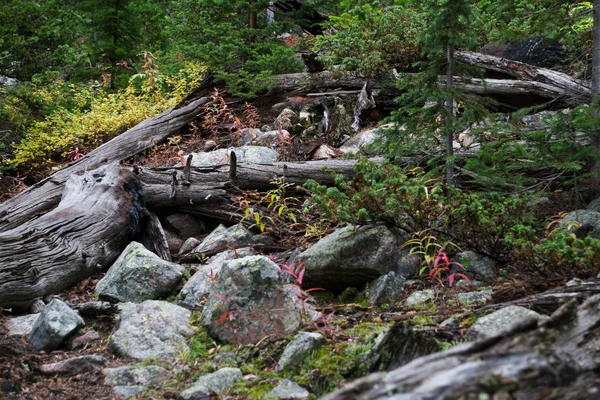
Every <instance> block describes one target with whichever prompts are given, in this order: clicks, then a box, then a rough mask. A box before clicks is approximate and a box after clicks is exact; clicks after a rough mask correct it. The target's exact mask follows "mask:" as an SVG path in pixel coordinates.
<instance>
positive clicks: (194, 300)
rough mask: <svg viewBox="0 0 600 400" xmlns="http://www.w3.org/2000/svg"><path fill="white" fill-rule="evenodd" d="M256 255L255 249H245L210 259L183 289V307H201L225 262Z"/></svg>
mask: <svg viewBox="0 0 600 400" xmlns="http://www.w3.org/2000/svg"><path fill="white" fill-rule="evenodd" d="M255 254H256V251H255V250H254V249H253V248H251V247H244V248H241V249H239V250H236V251H233V250H227V251H223V252H221V253H218V254H215V255H214V256H212V257H211V258H209V259H208V260H207V262H206V264H205V265H200V266H199V267H197V272H196V273H195V274H194V275H193V276H192V277H191V278H190V279H189V280H188V281H187V282H186V284H185V285H184V286H183V288H182V289H181V292H180V296H181V297H182V298H183V300H182V301H181V305H182V306H184V307H187V308H192V309H193V308H199V307H201V304H202V302H203V301H204V299H205V298H206V296H208V293H209V291H210V289H211V287H212V285H213V284H214V282H213V280H214V279H215V278H216V277H217V276H218V275H219V272H220V271H221V267H222V266H223V263H224V262H225V261H229V260H235V259H236V258H242V257H247V256H252V255H255Z"/></svg>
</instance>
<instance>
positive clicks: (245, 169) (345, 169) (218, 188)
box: [138, 158, 381, 208]
mask: <svg viewBox="0 0 600 400" xmlns="http://www.w3.org/2000/svg"><path fill="white" fill-rule="evenodd" d="M373 160H374V161H381V160H380V159H376V158H374V159H373ZM354 164H356V160H319V161H303V162H302V161H300V162H276V163H273V164H253V163H240V164H237V168H236V178H235V180H234V181H231V180H230V176H229V169H230V166H229V165H228V164H224V165H216V166H213V167H198V168H191V169H190V171H189V175H188V176H186V174H185V173H184V168H183V167H173V168H152V169H150V168H139V175H138V177H139V179H140V181H141V182H142V185H143V188H144V193H145V194H146V201H147V203H148V206H149V207H150V208H157V207H173V206H180V205H193V204H210V203H215V202H222V201H226V199H225V197H223V196H226V195H227V193H228V190H229V189H231V188H232V187H233V186H235V187H237V188H239V189H258V190H260V189H272V188H273V187H274V186H273V184H272V182H273V180H275V179H276V178H282V177H283V178H285V181H286V182H287V183H292V184H296V185H303V184H304V183H305V182H306V181H307V180H308V179H313V180H315V181H317V182H319V183H320V184H323V185H333V181H334V177H335V175H336V174H341V175H343V176H344V177H346V178H350V177H352V176H353V175H354V170H353V168H354Z"/></svg>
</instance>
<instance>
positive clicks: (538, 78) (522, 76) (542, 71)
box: [454, 51, 592, 104]
mask: <svg viewBox="0 0 600 400" xmlns="http://www.w3.org/2000/svg"><path fill="white" fill-rule="evenodd" d="M454 54H455V57H456V59H457V60H458V61H461V62H463V63H465V64H470V65H474V66H477V67H482V68H485V69H489V70H491V71H495V72H501V73H503V74H506V75H509V76H514V77H515V78H517V79H519V80H521V81H530V82H539V83H543V84H546V85H550V86H551V87H552V88H553V89H552V90H553V91H555V92H557V93H562V95H563V96H565V97H567V98H568V101H569V102H570V103H571V104H581V103H587V102H588V101H589V100H590V99H591V98H592V90H591V83H590V82H587V81H582V80H580V79H576V78H573V77H572V76H570V75H567V74H565V73H562V72H558V71H554V70H551V69H547V68H538V67H535V66H533V65H529V64H525V63H522V62H519V61H513V60H508V59H506V58H502V57H496V56H492V55H488V54H481V53H473V52H470V51H457V52H456V53H454Z"/></svg>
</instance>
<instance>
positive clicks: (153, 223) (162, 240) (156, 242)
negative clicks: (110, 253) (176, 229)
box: [136, 211, 171, 261]
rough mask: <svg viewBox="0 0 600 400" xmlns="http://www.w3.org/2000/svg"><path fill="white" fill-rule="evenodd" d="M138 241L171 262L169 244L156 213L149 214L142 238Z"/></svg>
mask: <svg viewBox="0 0 600 400" xmlns="http://www.w3.org/2000/svg"><path fill="white" fill-rule="evenodd" d="M136 240H137V241H138V242H139V243H141V244H143V245H144V247H145V248H147V249H150V250H151V251H152V252H153V253H154V254H156V255H157V256H159V257H160V258H162V259H163V260H165V261H171V252H170V251H169V243H168V241H167V237H166V235H165V231H164V229H163V227H162V224H161V223H160V220H159V219H158V216H157V215H156V213H154V212H152V211H150V212H149V213H148V218H146V223H145V225H144V226H143V227H142V232H141V237H138V238H136Z"/></svg>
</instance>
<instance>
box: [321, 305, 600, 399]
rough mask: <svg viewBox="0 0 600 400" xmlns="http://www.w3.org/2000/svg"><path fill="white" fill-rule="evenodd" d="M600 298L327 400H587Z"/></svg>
mask: <svg viewBox="0 0 600 400" xmlns="http://www.w3.org/2000/svg"><path fill="white" fill-rule="evenodd" d="M598 326H600V295H596V296H593V297H591V298H588V299H587V300H586V301H585V302H584V303H583V304H581V305H579V306H578V303H577V301H576V300H571V301H569V302H568V303H566V304H564V305H563V306H561V308H559V309H558V310H557V311H556V312H555V313H554V314H553V315H552V316H551V317H550V319H548V320H546V321H543V322H538V321H536V320H535V319H533V318H531V319H526V320H523V321H522V322H521V323H519V324H518V325H517V326H515V327H513V328H509V329H508V330H505V331H504V332H501V333H500V334H498V335H496V336H493V337H490V338H486V339H482V340H479V341H477V342H473V343H466V344H463V345H459V346H456V347H453V348H451V349H449V350H446V351H444V352H440V353H436V354H432V355H429V356H425V357H421V358H418V359H416V360H414V361H412V362H410V363H408V364H406V365H404V366H402V367H399V368H397V369H394V370H392V371H389V372H384V373H375V374H371V375H368V376H366V377H364V378H360V379H358V380H356V381H354V382H353V383H351V384H349V385H346V386H345V387H343V388H342V389H340V390H338V391H337V392H334V393H332V394H330V395H328V396H325V397H324V398H323V400H342V399H343V400H359V399H360V400H383V399H398V400H400V399H402V400H413V399H414V400H417V399H458V398H463V399H471V398H473V399H478V398H482V396H484V395H485V396H486V397H490V398H513V399H542V398H543V399H567V398H568V399H582V400H583V399H589V398H592V397H594V396H595V395H594V394H593V393H592V392H593V391H592V392H591V391H590V388H594V387H595V388H597V387H598V384H599V382H600V378H599V377H598V375H597V372H596V371H597V369H598V367H599V366H600V357H598V354H599V352H600V333H599V332H598V329H597V327H598Z"/></svg>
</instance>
